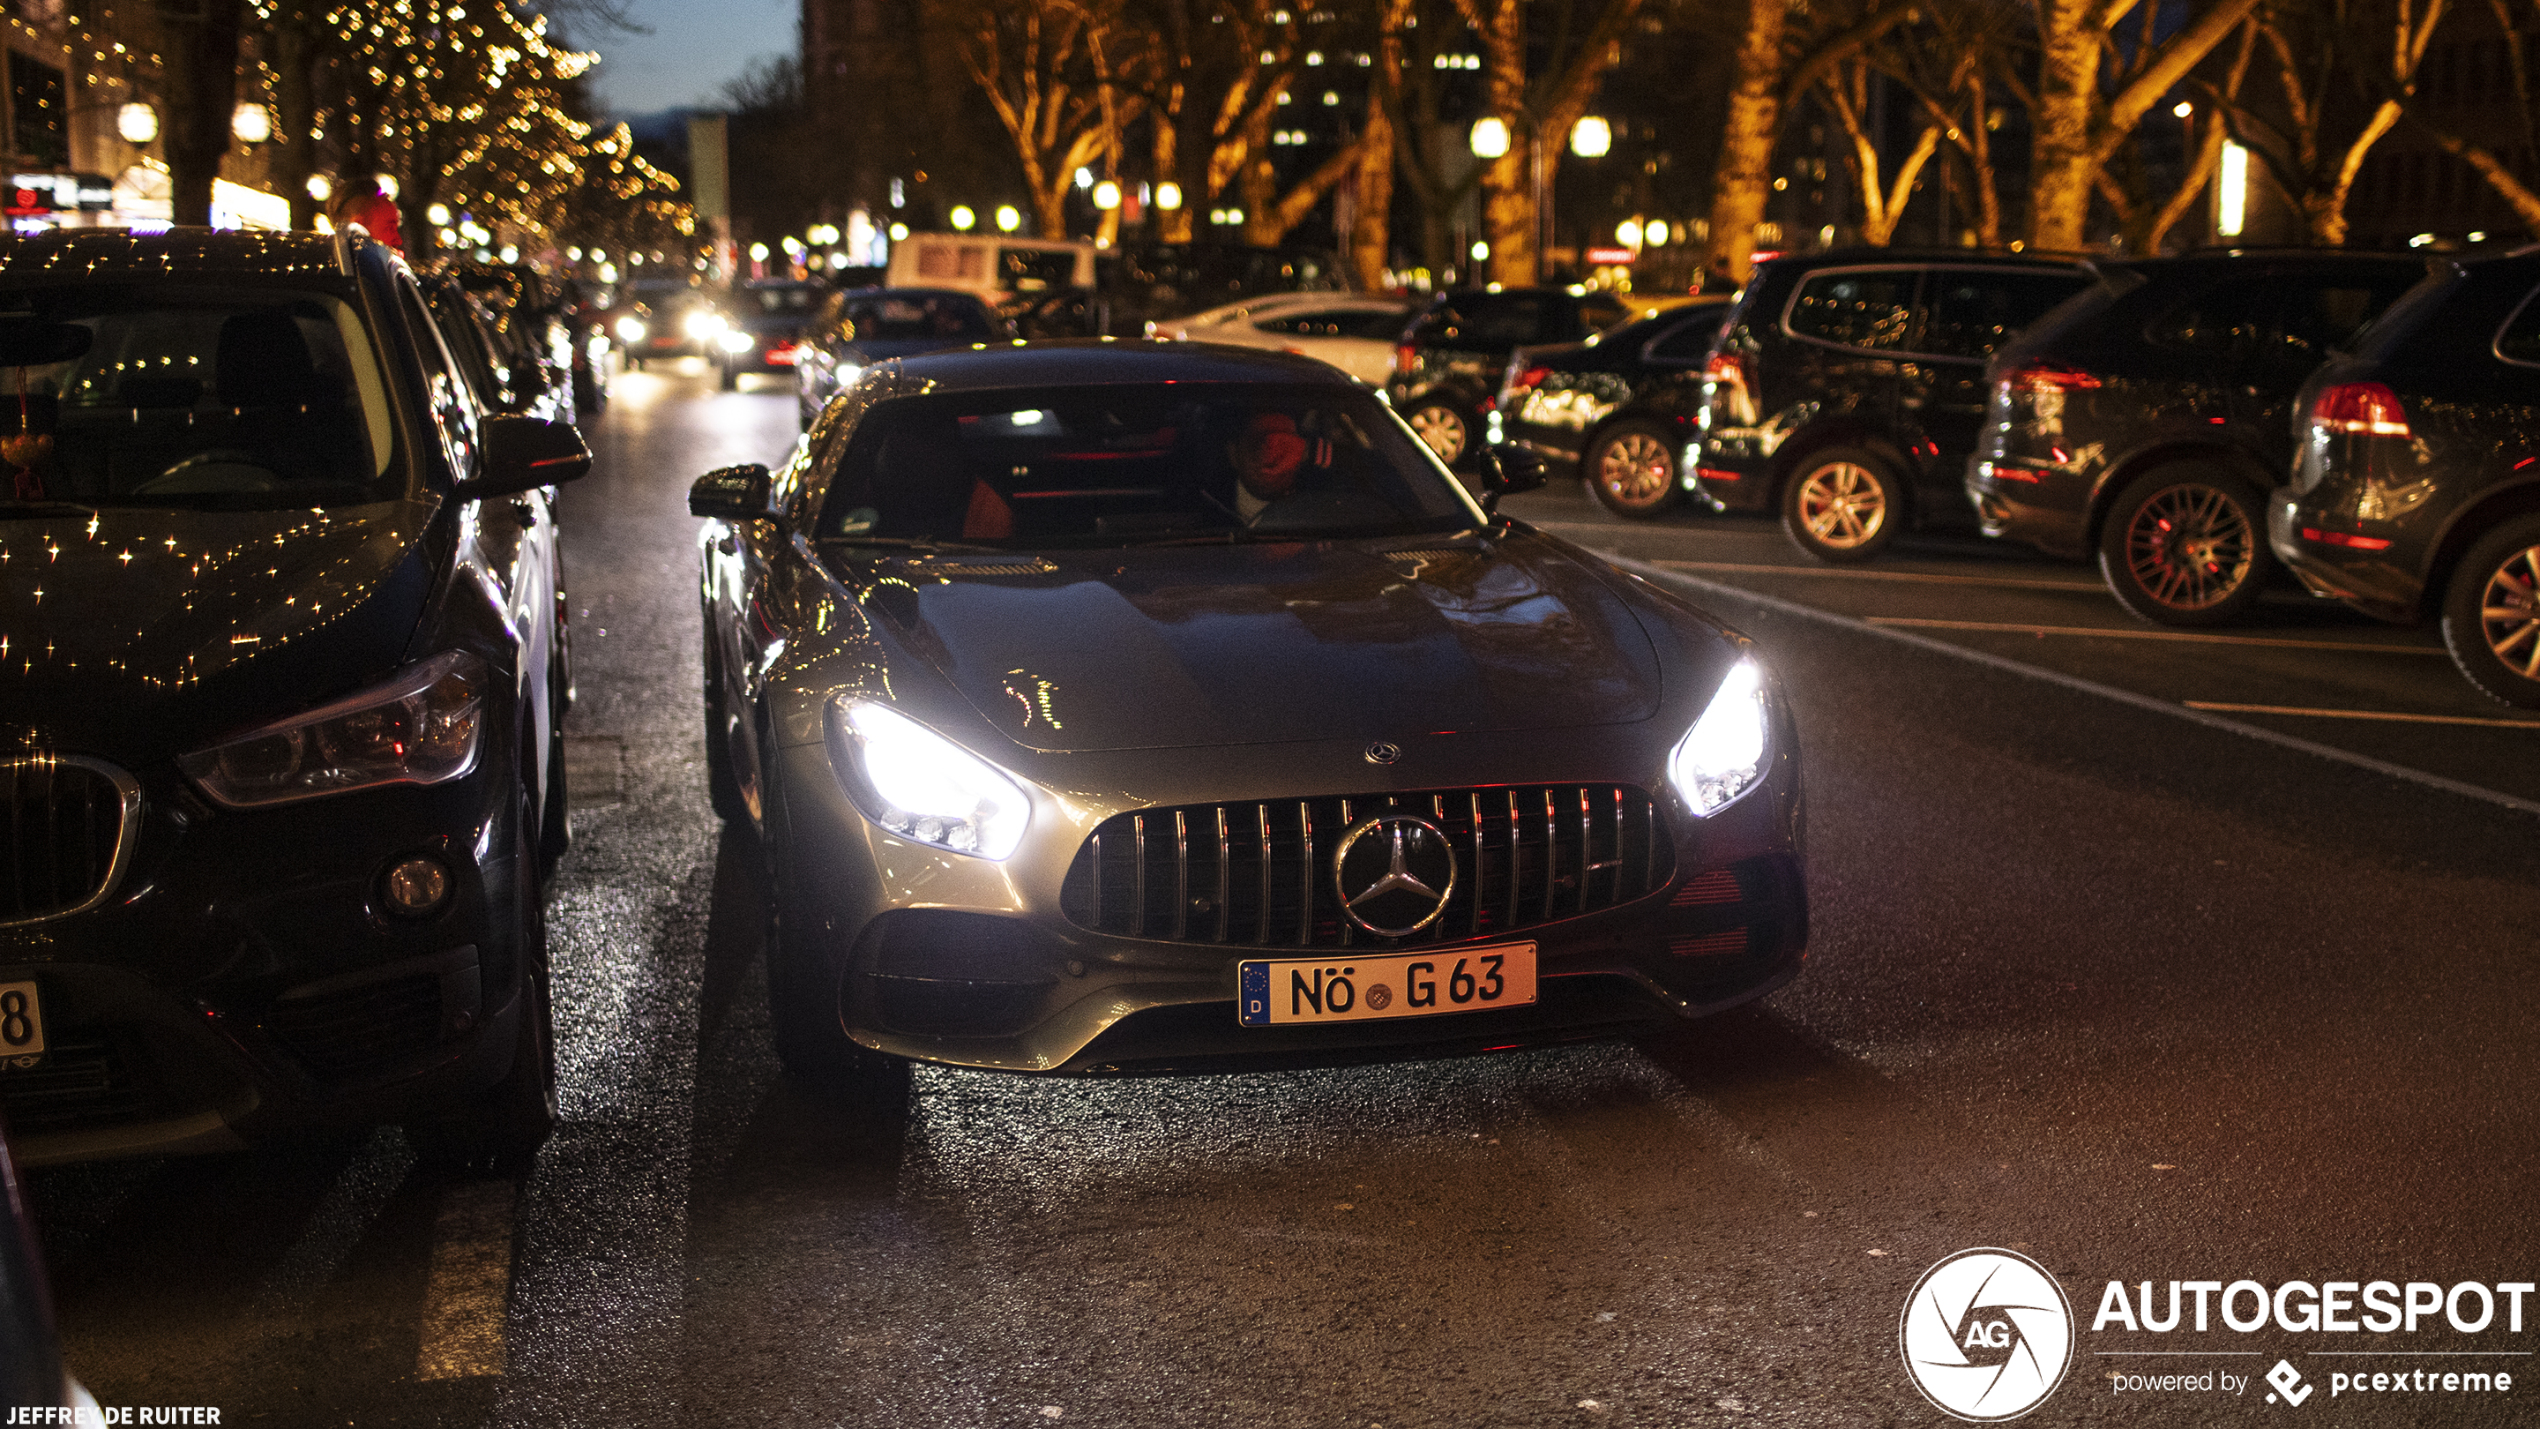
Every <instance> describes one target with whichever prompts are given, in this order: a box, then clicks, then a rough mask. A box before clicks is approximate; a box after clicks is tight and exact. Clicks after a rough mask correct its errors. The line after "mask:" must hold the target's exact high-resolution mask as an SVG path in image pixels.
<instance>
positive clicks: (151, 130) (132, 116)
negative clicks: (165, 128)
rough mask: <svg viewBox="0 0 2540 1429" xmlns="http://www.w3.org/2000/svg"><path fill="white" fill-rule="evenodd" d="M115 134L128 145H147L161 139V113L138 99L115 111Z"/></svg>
mask: <svg viewBox="0 0 2540 1429" xmlns="http://www.w3.org/2000/svg"><path fill="white" fill-rule="evenodd" d="M115 133H116V134H118V135H120V136H122V138H123V141H124V142H125V143H127V144H147V143H149V142H150V141H151V140H153V139H156V138H158V137H159V111H157V110H155V109H153V108H151V107H150V106H149V105H147V104H144V103H142V102H141V101H140V100H137V99H136V100H134V101H132V102H131V103H129V104H127V105H125V106H124V107H123V108H121V109H118V110H116V111H115Z"/></svg>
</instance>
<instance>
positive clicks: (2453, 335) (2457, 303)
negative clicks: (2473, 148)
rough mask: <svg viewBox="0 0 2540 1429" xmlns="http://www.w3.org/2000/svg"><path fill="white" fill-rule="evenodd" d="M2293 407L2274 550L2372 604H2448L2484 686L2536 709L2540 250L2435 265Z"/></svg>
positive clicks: (2326, 588)
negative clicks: (2293, 447)
mask: <svg viewBox="0 0 2540 1429" xmlns="http://www.w3.org/2000/svg"><path fill="white" fill-rule="evenodd" d="M2294 411H2295V412H2296V413H2297V414H2298V416H2297V418H2296V420H2297V422H2298V423H2299V430H2300V433H2301V440H2300V444H2299V456H2298V458H2297V463H2296V465H2295V466H2294V468H2293V480H2292V483H2291V484H2290V485H2287V486H2281V487H2278V488H2276V490H2275V492H2274V493H2273V495H2272V496H2271V498H2270V499H2269V503H2268V507H2267V537H2268V544H2269V545H2271V546H2272V547H2273V548H2274V550H2275V554H2276V555H2277V556H2278V557H2279V558H2280V559H2282V560H2283V562H2284V563H2285V564H2286V565H2287V566H2290V567H2292V569H2293V572H2294V574H2296V575H2298V576H2300V577H2301V579H2302V583H2303V584H2304V585H2307V586H2309V587H2310V588H2311V589H2312V590H2314V591H2317V592H2319V593H2320V594H2322V595H2330V596H2335V597H2337V598H2339V599H2341V600H2343V601H2345V602H2346V603H2347V604H2349V605H2351V606H2354V607H2355V608H2356V609H2358V610H2361V611H2363V612H2365V613H2366V614H2369V615H2374V616H2378V617H2380V618H2382V619H2384V620H2393V621H2404V622H2413V621H2417V620H2421V619H2423V618H2425V617H2426V616H2427V615H2429V614H2432V615H2436V616H2438V617H2439V619H2440V621H2441V624H2442V628H2443V641H2444V643H2445V644H2446V645H2448V646H2450V647H2451V651H2452V660H2453V662H2454V663H2455V664H2457V665H2459V666H2460V668H2461V673H2462V674H2464V675H2467V676H2468V677H2469V681H2470V683H2471V684H2474V685H2476V686H2478V688H2480V689H2481V690H2484V691H2486V692H2487V693H2488V694H2490V695H2492V696H2494V697H2495V698H2497V699H2499V700H2502V701H2504V702H2505V703H2507V704H2511V705H2520V706H2522V707H2523V708H2525V709H2540V457H2535V456H2534V455H2533V453H2534V450H2535V445H2534V444H2535V442H2540V250H2534V249H2525V250H2523V251H2522V252H2519V253H2515V254H2512V255H2510V256H2506V257H2497V258H2477V259H2470V258H2456V259H2451V260H2447V261H2442V262H2440V263H2438V264H2437V265H2436V266H2435V267H2434V268H2433V270H2432V271H2431V272H2430V273H2428V274H2427V276H2426V277H2425V279H2424V281H2423V282H2421V283H2419V284H2418V285H2417V286H2416V287H2415V288H2414V289H2413V290H2412V291H2410V292H2409V293H2408V294H2407V296H2405V297H2403V298H2401V299H2400V300H2399V301H2398V302H2397V303H2394V304H2392V305H2391V307H2390V310H2389V311H2388V312H2387V313H2385V314H2383V315H2382V317H2381V320H2380V321H2378V322H2376V323H2374V324H2373V326H2372V327H2370V328H2369V329H2367V330H2365V332H2364V333H2363V334H2362V335H2361V336H2360V337H2359V338H2358V339H2357V340H2356V344H2355V348H2354V351H2353V352H2352V353H2350V354H2346V355H2341V356H2339V357H2337V358H2335V359H2333V360H2331V361H2330V362H2328V363H2327V364H2326V365H2325V366H2323V367H2321V368H2320V369H2319V370H2318V371H2317V372H2315V373H2313V374H2312V376H2311V379H2310V381H2309V382H2307V383H2305V384H2304V385H2303V387H2302V390H2301V392H2300V393H2299V394H2298V395H2297V396H2296V397H2295V399H2294Z"/></svg>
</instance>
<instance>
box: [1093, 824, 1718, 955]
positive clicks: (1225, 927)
mask: <svg viewBox="0 0 2540 1429" xmlns="http://www.w3.org/2000/svg"><path fill="white" fill-rule="evenodd" d="M1386 813H1403V814H1414V815H1417V816H1419V817H1421V818H1424V819H1427V820H1428V821H1429V822H1430V823H1433V824H1435V825H1437V827H1438V829H1439V830H1440V831H1441V832H1443V833H1444V834H1445V835H1446V838H1447V842H1448V844H1449V845H1450V846H1451V847H1452V848H1453V849H1454V850H1455V860H1456V877H1455V889H1454V892H1453V893H1452V894H1451V895H1450V896H1449V897H1448V899H1447V904H1446V912H1445V915H1444V916H1443V917H1441V918H1439V919H1438V921H1437V922H1435V923H1433V924H1431V925H1430V926H1429V927H1427V928H1426V929H1423V930H1422V931H1421V932H1419V933H1417V934H1414V935H1413V936H1412V937H1410V938H1406V939H1399V940H1396V939H1384V938H1378V937H1376V936H1375V935H1374V934H1372V933H1369V932H1367V931H1366V930H1365V929H1363V928H1359V927H1357V926H1356V925H1354V924H1352V923H1351V922H1350V921H1349V920H1348V919H1346V918H1344V917H1343V916H1342V915H1341V900H1340V898H1339V896H1338V894H1337V892H1336V891H1335V889H1334V887H1333V884H1332V855H1333V852H1334V850H1336V849H1337V848H1338V847H1339V844H1340V839H1341V835H1342V834H1343V833H1345V832H1347V831H1348V830H1349V829H1350V828H1351V827H1352V826H1353V825H1355V824H1357V823H1358V822H1359V821H1361V820H1363V819H1368V818H1372V817H1374V816H1376V815H1378V814H1386ZM1675 863H1676V856H1675V848H1674V845H1673V844H1672V843H1671V842H1670V841H1669V839H1668V837H1667V822H1666V819H1665V817H1664V816H1663V815H1661V814H1660V813H1659V811H1658V809H1657V807H1656V806H1655V805H1654V804H1653V803H1652V802H1651V801H1650V798H1649V795H1648V794H1647V793H1646V792H1644V791H1642V790H1640V789H1635V788H1631V787H1629V786H1621V785H1611V784H1589V785H1579V784H1556V785H1528V786H1520V787H1516V788H1496V789H1454V790H1444V791H1438V792H1430V793H1399V794H1363V795H1353V796H1349V797H1339V798H1331V797H1327V798H1320V799H1287V800H1275V801H1270V802H1264V803H1251V804H1198V805H1191V806H1186V807H1183V808H1171V809H1147V810H1142V811H1140V812H1138V813H1133V814H1119V815H1115V816H1114V817H1112V818H1110V819H1107V820H1105V821H1104V822H1103V824H1102V826H1101V827H1100V828H1098V829H1096V830H1095V831H1094V833H1093V836H1092V837H1091V838H1088V839H1087V840H1085V844H1084V846H1083V847H1082V848H1080V849H1078V850H1077V852H1076V861H1075V862H1074V864H1072V865H1071V866H1070V867H1069V868H1068V870H1067V882H1066V884H1065V885H1064V886H1063V888H1062V889H1061V892H1060V898H1059V903H1060V907H1061V908H1063V909H1064V910H1065V911H1066V913H1067V916H1068V918H1069V919H1070V920H1071V921H1073V922H1074V923H1076V925H1077V926H1079V927H1083V928H1090V929H1092V930H1094V931H1096V932H1101V933H1112V934H1118V935H1121V936H1125V937H1137V938H1159V939H1165V940H1169V941H1173V942H1189V943H1224V944H1248V945H1253V946H1269V947H1346V946H1350V945H1352V944H1362V943H1363V944H1373V945H1381V946H1394V945H1396V944H1397V943H1401V944H1416V943H1431V942H1440V941H1448V940H1453V939H1460V938H1470V937H1487V936H1491V935H1494V934H1499V933H1510V932H1515V931H1516V930H1518V929H1521V928H1527V927H1532V926H1534V925H1535V924H1538V923H1548V922H1551V921H1552V920H1554V919H1557V918H1570V917H1576V916H1577V915H1579V914H1581V913H1593V912H1595V911H1597V910H1598V909H1601V908H1611V907H1614V906H1615V905H1617V904H1620V903H1626V902H1629V901H1631V900H1632V899H1634V898H1638V897H1640V896H1642V895H1643V894H1646V893H1649V892H1650V891H1652V890H1653V889H1657V888H1661V887H1664V886H1665V885H1666V882H1667V880H1668V879H1669V878H1670V877H1672V876H1673V875H1674V873H1675Z"/></svg>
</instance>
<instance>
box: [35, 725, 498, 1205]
mask: <svg viewBox="0 0 2540 1429" xmlns="http://www.w3.org/2000/svg"><path fill="white" fill-rule="evenodd" d="M487 758H488V762H489V763H493V764H496V765H498V766H499V765H500V764H501V762H502V758H503V756H502V755H501V754H500V753H499V752H498V751H495V750H488V751H487ZM145 787H146V794H145V798H146V800H147V805H146V807H147V812H146V813H145V817H144V820H143V823H142V825H141V830H140V832H139V834H138V836H137V838H138V847H137V848H136V851H135V856H134V859H133V864H132V867H131V868H130V870H129V872H128V873H127V874H126V875H125V877H124V878H123V880H122V882H121V884H120V885H119V886H118V888H117V889H116V891H115V893H114V895H113V897H111V898H110V899H109V900H108V901H107V902H106V903H104V904H103V905H101V906H99V907H97V908H95V909H92V910H90V911H88V912H86V913H79V914H73V915H69V916H65V917H60V918H54V919H49V920H46V921H41V922H34V923H27V924H22V925H20V926H17V927H14V928H8V929H0V982H17V981H26V982H32V983H34V984H35V985H36V988H37V991H38V995H39V998H40V1006H41V1010H42V1016H43V1021H44V1030H45V1042H46V1052H45V1055H44V1056H43V1058H42V1060H40V1061H38V1062H36V1063H35V1064H34V1065H32V1066H19V1065H15V1064H11V1065H8V1066H6V1067H5V1068H0V1105H5V1106H6V1109H7V1114H8V1120H9V1128H10V1137H11V1141H12V1144H13V1147H14V1149H15V1150H16V1152H17V1153H18V1157H19V1160H20V1161H22V1162H24V1163H27V1164H33V1165H43V1164H47V1163H51V1162H62V1161H77V1160H90V1159H96V1158H100V1157H108V1156H127V1155H162V1154H172V1153H183V1152H194V1151H213V1150H223V1149H229V1148H233V1147H236V1146H240V1145H243V1144H247V1143H250V1142H253V1141H257V1140H261V1139H265V1138H269V1137H275V1136H281V1135H286V1134H291V1133H296V1132H300V1131H306V1130H319V1129H334V1128H350V1127H356V1126H363V1125H369V1124H373V1123H377V1122H381V1121H389V1120H397V1119H402V1118H405V1117H409V1116H413V1115H417V1114H423V1113H428V1112H431V1111H435V1110H440V1109H446V1108H448V1107H450V1106H452V1105H455V1104H456V1103H458V1102H460V1101H462V1100H463V1099H465V1098H467V1097H469V1096H472V1095H474V1094H475V1093H478V1092H481V1091H483V1090H484V1089H485V1088H487V1087H489V1086H491V1085H493V1084H494V1083H495V1082H496V1081H498V1080H500V1079H501V1077H502V1076H503V1074H504V1073H505V1072H506V1071H507V1070H508V1068H509V1066H510V1064H511V1060H512V1054H513V1046H514V1042H515V1040H516V1038H517V1031H518V1018H519V1016H520V1015H521V1010H522V1008H523V1007H524V1006H525V1005H526V1004H525V1002H524V1000H523V999H522V998H521V997H520V995H519V994H520V990H521V989H522V987H524V986H525V985H526V984H525V981H524V977H525V975H526V973H527V969H525V967H524V962H525V961H526V960H525V959H524V957H523V956H522V953H523V951H524V950H523V949H522V948H521V947H520V946H519V945H518V930H517V928H516V926H515V920H514V919H512V918H511V917H509V916H507V915H501V914H497V913H496V912H495V910H498V909H500V910H508V909H510V908H512V907H514V906H515V904H514V901H513V900H514V898H515V895H516V889H515V880H516V878H517V877H518V876H519V873H518V870H520V869H521V868H522V867H523V866H524V863H525V862H526V861H524V860H523V859H521V858H519V857H517V856H516V846H515V843H514V839H515V837H516V836H517V832H518V831H517V830H516V829H515V828H514V826H513V824H514V818H513V813H512V807H511V805H512V800H513V798H514V786H513V784H512V781H510V780H509V779H507V778H500V777H497V776H495V775H494V774H493V773H492V772H490V771H489V770H484V769H480V771H479V772H478V773H477V774H474V775H471V776H469V777H467V778H463V779H459V780H454V781H451V782H450V783H449V784H444V785H439V786H435V787H432V788H394V789H385V790H377V791H371V792H366V793H357V794H346V795H339V796H336V797H334V798H328V799H318V800H312V801H309V802H307V803H304V804H299V805H290V806H284V807H281V808H276V809H270V810H261V811H249V812H232V811H213V810H210V809H208V808H207V807H205V806H204V805H202V804H201V803H200V802H198V801H196V800H195V799H194V798H193V797H192V796H191V795H190V793H188V792H187V791H185V790H184V789H183V788H181V787H180V786H179V784H178V782H177V779H176V776H175V775H174V773H173V771H168V772H167V773H166V774H165V775H164V776H163V777H162V778H160V779H157V780H148V781H145ZM421 852H429V853H431V854H433V855H434V856H436V857H437V858H439V859H440V860H441V862H442V864H443V865H444V867H445V868H446V869H447V870H448V872H449V874H450V881H451V892H450V894H449V896H448V898H447V900H446V901H445V902H444V903H443V904H442V905H441V907H440V908H438V909H437V910H436V911H434V912H433V913H431V914H430V915H428V916H425V917H422V918H417V919H405V918H398V917H392V916H390V915H389V914H388V913H387V912H386V911H385V909H384V905H383V904H382V901H381V898H380V893H379V887H380V876H381V874H382V872H383V871H384V869H385V868H386V866H387V865H388V864H389V863H390V862H392V861H394V860H396V859H397V858H400V857H402V856H405V855H409V854H414V853H421Z"/></svg>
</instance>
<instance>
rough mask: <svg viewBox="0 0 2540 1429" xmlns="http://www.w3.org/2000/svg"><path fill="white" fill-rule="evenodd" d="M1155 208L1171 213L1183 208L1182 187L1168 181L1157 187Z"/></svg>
mask: <svg viewBox="0 0 2540 1429" xmlns="http://www.w3.org/2000/svg"><path fill="white" fill-rule="evenodd" d="M1155 206H1156V207H1157V208H1160V209H1162V210H1164V211H1165V212H1166V213H1171V212H1172V211H1173V210H1175V209H1177V208H1180V207H1181V206H1182V186H1181V185H1180V184H1177V183H1175V182H1173V181H1172V180H1171V179H1166V180H1165V181H1164V182H1162V183H1160V184H1157V185H1156V186H1155Z"/></svg>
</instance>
